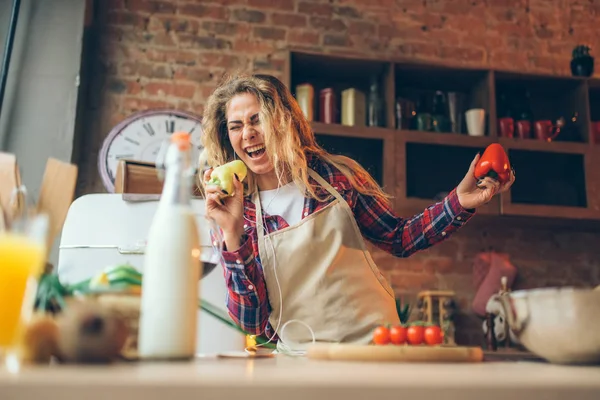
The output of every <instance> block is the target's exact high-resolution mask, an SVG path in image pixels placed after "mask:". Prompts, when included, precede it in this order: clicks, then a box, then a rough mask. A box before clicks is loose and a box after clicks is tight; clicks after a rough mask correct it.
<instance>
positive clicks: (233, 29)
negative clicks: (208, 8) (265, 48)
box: [202, 21, 250, 36]
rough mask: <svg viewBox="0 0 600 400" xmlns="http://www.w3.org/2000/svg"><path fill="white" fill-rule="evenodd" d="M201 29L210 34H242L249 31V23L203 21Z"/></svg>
mask: <svg viewBox="0 0 600 400" xmlns="http://www.w3.org/2000/svg"><path fill="white" fill-rule="evenodd" d="M202 29H203V30H204V31H206V32H207V33H210V34H215V35H227V36H235V35H243V34H244V33H248V32H249V31H250V29H249V25H241V24H238V23H233V22H224V21H204V22H202Z"/></svg>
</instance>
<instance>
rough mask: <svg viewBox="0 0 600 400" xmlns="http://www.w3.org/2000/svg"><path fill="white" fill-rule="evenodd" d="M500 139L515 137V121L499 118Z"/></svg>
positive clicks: (508, 118)
mask: <svg viewBox="0 0 600 400" xmlns="http://www.w3.org/2000/svg"><path fill="white" fill-rule="evenodd" d="M498 125H499V127H500V129H499V132H500V136H501V137H507V138H512V137H513V136H514V135H515V120H514V119H512V118H510V117H505V118H500V119H499V120H498Z"/></svg>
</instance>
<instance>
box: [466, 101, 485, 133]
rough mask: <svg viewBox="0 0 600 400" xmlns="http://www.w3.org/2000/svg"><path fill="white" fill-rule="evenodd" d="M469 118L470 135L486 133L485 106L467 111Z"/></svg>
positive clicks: (468, 129) (467, 117)
mask: <svg viewBox="0 0 600 400" xmlns="http://www.w3.org/2000/svg"><path fill="white" fill-rule="evenodd" d="M465 118H466V119H467V131H468V132H469V135H470V136H484V135H485V110H484V109H483V108H472V109H470V110H468V111H467V112H466V113H465Z"/></svg>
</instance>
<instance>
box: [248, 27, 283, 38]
mask: <svg viewBox="0 0 600 400" xmlns="http://www.w3.org/2000/svg"><path fill="white" fill-rule="evenodd" d="M286 33H287V31H286V30H285V29H281V28H270V27H266V26H257V27H255V28H254V29H253V35H254V37H255V38H260V39H267V40H283V39H285V35H286Z"/></svg>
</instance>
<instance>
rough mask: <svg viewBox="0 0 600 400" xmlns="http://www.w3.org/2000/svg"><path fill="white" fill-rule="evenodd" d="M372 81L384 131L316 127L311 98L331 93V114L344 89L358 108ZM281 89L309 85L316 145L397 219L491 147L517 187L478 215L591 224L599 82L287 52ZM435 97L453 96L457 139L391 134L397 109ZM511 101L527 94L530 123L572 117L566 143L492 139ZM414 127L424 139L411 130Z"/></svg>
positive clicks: (599, 175)
mask: <svg viewBox="0 0 600 400" xmlns="http://www.w3.org/2000/svg"><path fill="white" fill-rule="evenodd" d="M374 79H376V81H377V82H379V84H380V90H381V93H380V96H381V98H383V99H384V103H385V112H384V114H385V118H384V126H377V127H370V126H366V125H365V126H346V125H342V124H340V116H339V112H338V116H337V119H336V120H335V123H323V122H319V121H320V120H319V117H320V116H319V92H320V90H321V89H323V88H333V89H334V91H335V93H336V103H337V107H338V110H339V109H340V108H341V94H340V93H341V91H342V90H344V89H346V88H349V87H354V88H356V89H358V90H361V91H362V92H363V93H364V94H365V97H366V99H367V102H368V93H369V85H370V83H371V82H373V81H374ZM284 81H285V83H286V84H287V85H288V86H289V87H290V89H291V90H292V92H293V93H294V94H295V87H296V85H298V84H301V83H310V84H312V85H313V87H314V99H313V105H314V109H313V115H314V121H313V122H312V126H313V128H314V131H315V134H316V135H317V140H318V141H319V142H320V143H321V145H323V146H324V147H325V148H327V149H328V150H330V151H332V152H337V153H342V154H346V155H349V156H352V157H353V158H354V159H356V160H357V161H359V162H360V163H361V164H362V165H363V166H365V167H367V168H368V169H369V170H370V171H375V174H376V175H378V176H376V178H377V179H378V180H379V181H380V183H381V184H382V185H383V186H384V189H385V190H387V191H388V192H390V193H392V194H393V195H394V196H395V199H394V201H395V204H394V206H395V209H396V210H397V211H398V212H400V213H402V214H403V215H411V214H414V213H418V212H421V211H423V209H424V208H425V207H427V206H428V205H431V204H432V203H433V202H434V201H435V200H436V199H438V198H440V196H443V194H444V192H448V191H450V190H452V189H453V188H454V187H455V186H456V184H458V183H459V182H460V180H461V179H462V178H463V177H464V174H465V173H466V172H467V170H468V168H469V164H470V162H471V161H472V159H473V157H475V154H476V153H477V152H480V151H482V150H483V149H485V147H487V146H488V145H489V144H491V143H493V142H498V143H500V144H502V146H504V148H505V149H506V151H507V152H508V153H509V157H510V159H511V162H512V163H513V165H514V167H515V170H516V173H517V177H518V179H517V181H516V182H515V184H514V185H513V187H512V189H511V190H510V191H509V192H507V193H505V194H502V195H500V196H496V197H495V198H494V199H493V201H492V202H490V203H489V204H487V205H486V206H485V207H482V208H481V210H479V212H480V213H482V214H486V215H489V216H499V215H506V216H516V217H527V216H529V217H533V218H539V217H543V218H546V219H548V218H550V219H563V220H564V219H566V220H569V219H573V220H600V143H599V144H598V145H596V144H595V143H594V137H593V134H592V121H600V79H594V78H589V79H587V78H579V77H570V76H553V75H545V74H533V73H515V72H507V71H499V70H493V69H478V68H470V67H459V66H453V65H444V64H440V63H423V62H413V61H407V60H399V59H374V58H367V57H365V58H358V57H354V56H345V55H332V54H325V53H323V54H321V53H315V52H306V51H290V53H289V57H288V65H287V67H286V76H285V77H284ZM436 91H440V92H441V93H444V94H447V93H449V92H454V93H459V94H460V96H462V101H463V104H464V108H463V109H462V112H461V113H462V115H463V117H462V120H461V121H460V122H459V124H458V125H455V126H456V127H457V128H460V130H459V133H450V132H448V130H449V129H450V128H451V126H452V124H451V123H450V121H448V120H446V121H444V120H440V121H442V122H441V123H439V124H438V125H437V126H443V127H445V128H444V129H445V130H446V131H444V132H440V131H435V129H436V128H435V127H433V128H432V125H431V124H417V125H415V123H414V122H413V123H411V124H408V125H407V124H406V123H404V124H403V125H402V124H399V122H398V121H397V118H396V100H397V99H407V98H408V99H417V100H416V102H417V103H419V104H424V103H426V102H427V101H429V100H430V99H431V98H432V97H431V95H432V94H435V92H436ZM424 93H425V95H424ZM520 93H527V96H528V97H527V98H528V99H530V104H528V106H529V107H530V115H532V116H533V120H535V121H537V120H540V119H548V120H551V121H556V120H557V119H558V118H559V117H563V118H565V120H567V119H571V118H572V117H573V116H575V117H576V118H575V119H574V120H573V121H575V122H576V123H575V124H572V125H571V132H572V134H571V135H570V137H566V136H565V137H566V138H567V139H568V141H565V140H564V139H562V138H561V136H560V134H559V135H558V136H557V137H556V139H555V140H554V141H543V140H540V139H537V138H527V139H521V138H517V137H516V127H515V137H513V138H509V137H501V135H500V128H499V110H498V108H499V107H501V106H500V104H499V103H502V104H503V105H504V106H505V105H506V104H507V103H509V104H510V102H509V101H507V98H510V96H513V97H512V98H516V99H521V100H522V99H523V98H524V97H523V96H524V95H523V96H521V95H520ZM428 96H429V97H428ZM503 96H504V97H503ZM423 99H425V100H423ZM446 99H447V97H446ZM515 104H517V103H516V101H515ZM403 106H404V107H405V108H406V104H404V103H403ZM474 107H477V108H483V109H484V110H485V113H486V122H485V136H479V137H477V136H469V135H468V134H467V133H466V132H467V128H466V121H465V120H464V111H465V110H467V109H469V108H474ZM515 107H516V106H515ZM410 110H411V109H410V108H409V111H410ZM434 126H435V124H434ZM423 127H425V128H429V130H428V131H421V130H419V128H423ZM455 131H456V129H455ZM532 132H533V126H532ZM344 139H347V140H344ZM360 140H362V141H360ZM353 141H356V142H353ZM365 164H366V165H365ZM435 194H437V196H435Z"/></svg>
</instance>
